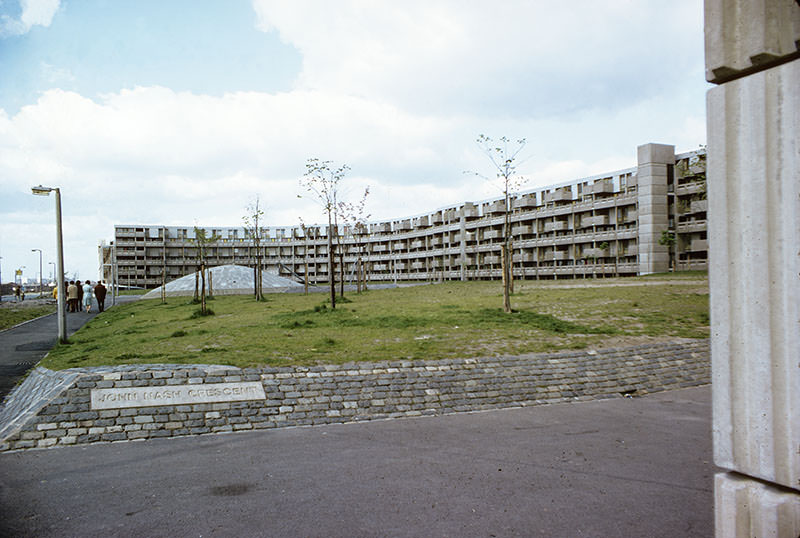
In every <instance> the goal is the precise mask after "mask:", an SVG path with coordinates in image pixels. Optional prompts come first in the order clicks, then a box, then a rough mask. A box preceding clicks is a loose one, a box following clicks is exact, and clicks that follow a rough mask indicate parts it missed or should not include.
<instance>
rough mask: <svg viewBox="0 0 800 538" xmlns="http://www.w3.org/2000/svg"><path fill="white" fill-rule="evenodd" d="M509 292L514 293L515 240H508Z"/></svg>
mask: <svg viewBox="0 0 800 538" xmlns="http://www.w3.org/2000/svg"><path fill="white" fill-rule="evenodd" d="M507 265H508V291H509V292H510V293H514V240H513V239H512V238H511V237H509V238H508V264H507Z"/></svg>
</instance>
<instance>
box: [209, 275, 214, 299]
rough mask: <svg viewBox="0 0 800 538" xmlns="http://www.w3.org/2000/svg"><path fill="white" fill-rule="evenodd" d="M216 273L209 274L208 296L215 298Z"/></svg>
mask: <svg viewBox="0 0 800 538" xmlns="http://www.w3.org/2000/svg"><path fill="white" fill-rule="evenodd" d="M213 277H214V273H212V272H211V271H209V272H208V296H209V297H214V278H213Z"/></svg>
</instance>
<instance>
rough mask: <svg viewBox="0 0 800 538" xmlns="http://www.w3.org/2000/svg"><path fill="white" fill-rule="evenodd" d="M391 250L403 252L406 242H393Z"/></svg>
mask: <svg viewBox="0 0 800 538" xmlns="http://www.w3.org/2000/svg"><path fill="white" fill-rule="evenodd" d="M392 249H394V250H405V249H406V242H405V241H395V242H394V243H392Z"/></svg>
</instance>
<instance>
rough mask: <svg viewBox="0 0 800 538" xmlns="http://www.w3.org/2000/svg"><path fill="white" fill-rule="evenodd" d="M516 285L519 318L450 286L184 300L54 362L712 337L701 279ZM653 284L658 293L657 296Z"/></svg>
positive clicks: (105, 318)
mask: <svg viewBox="0 0 800 538" xmlns="http://www.w3.org/2000/svg"><path fill="white" fill-rule="evenodd" d="M596 282H598V283H602V284H604V285H607V284H612V283H613V282H621V283H622V282H624V283H625V285H624V286H619V287H598V288H571V289H563V288H560V287H556V286H558V285H563V284H569V283H574V284H580V285H582V284H586V283H589V281H557V282H548V283H544V282H530V281H528V282H517V283H516V294H515V295H514V296H513V297H512V304H513V307H514V309H515V312H514V313H513V314H504V313H503V312H502V309H501V308H500V306H501V304H502V293H501V288H500V284H499V283H497V282H463V283H462V282H450V283H445V284H438V285H429V286H417V287H410V288H399V289H387V290H373V291H368V292H365V293H363V294H361V295H357V294H355V293H351V294H348V295H347V301H349V302H342V303H339V302H337V307H336V310H335V311H333V310H331V309H330V307H329V305H326V304H325V303H324V302H323V301H324V300H325V297H324V295H323V294H311V295H308V296H304V295H301V294H282V295H269V296H268V300H267V301H266V302H261V303H257V302H255V301H254V300H253V298H252V297H249V296H226V297H216V298H215V299H214V300H213V301H210V302H209V307H210V308H212V309H213V310H214V312H215V315H213V316H206V317H197V316H193V314H195V312H197V310H198V308H199V307H198V306H197V305H193V304H191V303H190V302H189V301H188V300H187V298H185V297H175V298H169V299H168V300H167V303H166V304H163V305H162V304H161V302H160V300H157V299H156V300H147V301H137V302H135V303H131V304H126V305H120V306H117V307H115V308H113V309H112V310H110V311H108V312H106V313H104V314H102V315H100V316H98V317H97V318H95V319H94V320H92V321H91V322H90V323H89V324H87V325H86V326H85V327H84V328H83V329H81V330H80V331H79V332H78V333H76V334H75V335H74V336H73V337H72V338H71V342H72V343H71V344H69V345H62V346H59V347H57V348H56V349H55V350H54V351H53V352H51V353H50V355H49V356H48V357H47V358H46V359H45V361H44V363H43V365H44V366H47V367H48V368H53V369H62V368H70V367H76V366H97V365H116V364H140V363H206V364H227V365H232V366H239V367H247V366H257V365H287V364H306V365H308V364H315V363H342V362H349V361H365V360H370V361H378V360H400V359H440V358H454V357H462V358H463V357H476V356H487V355H507V354H520V353H527V352H541V351H553V350H562V349H581V348H586V347H590V346H596V347H601V346H608V345H612V346H619V345H626V344H633V343H639V342H643V341H647V340H649V339H652V338H707V337H708V286H707V281H706V280H705V277H704V275H696V276H695V277H694V278H693V279H689V280H686V279H681V280H670V282H657V281H656V279H653V278H649V279H647V280H640V282H641V284H642V285H641V286H630V284H631V283H632V282H635V280H633V279H624V280H623V279H620V280H612V279H609V280H598V281H596ZM654 284H656V285H654Z"/></svg>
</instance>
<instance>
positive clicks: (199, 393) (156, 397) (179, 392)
mask: <svg viewBox="0 0 800 538" xmlns="http://www.w3.org/2000/svg"><path fill="white" fill-rule="evenodd" d="M266 397H267V396H266V394H265V393H264V387H262V386H261V383H259V382H257V381H247V382H240V383H214V384H210V385H201V384H194V385H181V386H175V387H170V388H161V387H158V388H155V387H131V388H119V389H92V390H91V408H92V409H119V408H124V407H147V406H152V405H186V404H196V403H218V402H238V401H245V400H265V399H266Z"/></svg>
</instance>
